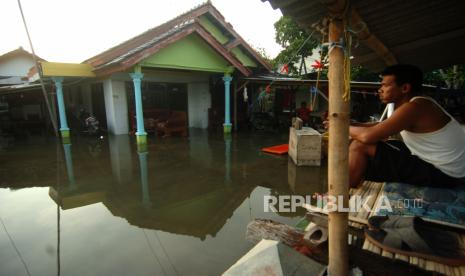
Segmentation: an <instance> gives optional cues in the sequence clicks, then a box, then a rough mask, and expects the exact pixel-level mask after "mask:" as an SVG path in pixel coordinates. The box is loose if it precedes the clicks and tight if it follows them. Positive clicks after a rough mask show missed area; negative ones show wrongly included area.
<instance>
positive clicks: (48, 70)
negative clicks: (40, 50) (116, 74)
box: [40, 61, 95, 78]
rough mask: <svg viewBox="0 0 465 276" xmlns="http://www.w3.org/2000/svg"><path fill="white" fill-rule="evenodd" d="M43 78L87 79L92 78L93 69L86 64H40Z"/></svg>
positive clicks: (44, 62)
mask: <svg viewBox="0 0 465 276" xmlns="http://www.w3.org/2000/svg"><path fill="white" fill-rule="evenodd" d="M40 67H41V69H42V70H41V71H42V76H44V77H88V78H94V77H95V73H94V72H93V70H94V68H93V67H92V66H91V65H90V64H87V63H84V64H79V63H61V62H47V61H42V62H40Z"/></svg>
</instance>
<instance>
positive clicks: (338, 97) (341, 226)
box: [328, 19, 349, 276]
mask: <svg viewBox="0 0 465 276" xmlns="http://www.w3.org/2000/svg"><path fill="white" fill-rule="evenodd" d="M343 37H344V36H343V24H342V21H341V20H337V19H333V20H331V22H330V25H329V42H330V43H332V42H334V43H338V44H337V46H340V42H341V41H342V39H343ZM329 63H330V66H329V75H328V79H329V93H330V96H329V126H330V127H329V147H328V194H329V196H330V198H331V197H334V198H336V199H337V200H338V201H339V199H341V197H342V199H343V203H342V204H343V206H344V207H345V208H347V207H348V196H349V163H348V146H349V139H348V137H349V102H348V101H347V102H346V101H344V99H343V97H342V96H343V93H344V51H343V49H341V48H340V47H334V46H333V47H331V48H330V51H329ZM338 206H341V204H340V203H339V202H338ZM347 223H348V213H347V212H338V211H333V212H330V213H329V252H328V254H329V265H328V271H329V275H332V276H339V275H341V276H342V275H344V276H345V275H348V269H349V256H348V252H349V250H348V242H347V234H348V224H347Z"/></svg>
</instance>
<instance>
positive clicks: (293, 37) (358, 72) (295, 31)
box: [271, 16, 379, 81]
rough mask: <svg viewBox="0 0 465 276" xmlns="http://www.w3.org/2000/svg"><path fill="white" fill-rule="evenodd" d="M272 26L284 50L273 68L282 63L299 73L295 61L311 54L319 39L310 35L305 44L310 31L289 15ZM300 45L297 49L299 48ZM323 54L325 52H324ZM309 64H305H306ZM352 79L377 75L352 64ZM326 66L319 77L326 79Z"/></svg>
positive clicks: (370, 79)
mask: <svg viewBox="0 0 465 276" xmlns="http://www.w3.org/2000/svg"><path fill="white" fill-rule="evenodd" d="M274 28H275V31H276V36H275V39H276V42H277V43H278V44H279V45H281V46H282V47H283V48H284V50H282V51H281V53H279V54H278V56H277V57H276V58H275V59H274V60H273V61H272V62H271V64H272V66H273V68H274V69H275V70H278V68H277V66H279V65H282V64H286V63H287V64H288V65H289V71H290V74H291V75H299V73H300V72H298V70H299V68H296V67H295V66H294V64H295V63H299V62H300V60H301V59H302V56H304V57H307V56H310V55H311V54H312V51H313V49H315V48H316V47H317V46H318V45H319V41H317V40H316V39H315V38H313V37H311V38H310V39H309V40H308V41H307V42H306V43H305V45H304V46H303V47H302V45H303V44H304V42H305V40H306V39H307V38H308V37H309V35H310V32H309V31H307V30H305V29H302V28H301V27H299V26H298V25H297V24H296V23H295V22H294V21H293V20H292V18H290V17H287V16H283V17H281V18H280V19H279V20H278V21H277V22H276V23H275V24H274ZM300 47H302V48H301V49H300V51H298V50H299V48H300ZM324 54H325V53H324ZM308 65H310V64H307V66H308ZM351 74H352V80H355V81H379V76H378V75H377V74H376V73H372V72H370V71H368V70H367V69H366V68H364V67H363V66H361V65H353V66H352V72H351ZM327 75H328V68H324V69H323V70H322V72H321V73H320V79H322V80H324V79H328V77H327ZM316 76H317V73H316V72H313V73H310V74H308V75H307V76H306V77H310V78H312V79H313V78H316Z"/></svg>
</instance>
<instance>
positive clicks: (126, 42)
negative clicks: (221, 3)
mask: <svg viewBox="0 0 465 276" xmlns="http://www.w3.org/2000/svg"><path fill="white" fill-rule="evenodd" d="M204 7H213V5H212V3H211V1H210V0H207V1H206V2H205V3H202V4H199V5H197V6H194V7H193V8H191V9H190V10H188V11H186V12H184V13H182V14H180V15H178V16H176V17H174V18H172V19H170V20H168V21H165V22H163V23H161V24H159V25H157V26H155V27H153V28H150V29H148V30H146V31H145V32H143V33H140V34H138V35H136V36H134V37H131V38H129V39H127V40H125V41H123V42H121V43H119V44H118V45H115V46H113V47H111V48H108V49H106V50H105V51H103V52H101V53H99V54H97V55H95V56H93V57H91V58H88V59H86V60H84V61H83V62H81V63H92V60H93V59H95V58H98V57H101V56H104V55H105V54H107V53H109V52H111V51H112V50H115V49H117V48H118V47H122V46H124V45H125V44H128V43H129V42H131V41H133V40H137V39H138V38H142V37H143V36H144V35H147V34H148V33H150V32H154V31H156V30H158V29H161V28H163V27H166V28H167V29H171V27H170V25H176V24H175V23H176V22H177V21H179V20H181V19H184V17H186V16H188V15H189V14H191V13H193V12H194V11H196V10H200V9H202V8H204ZM185 20H188V18H185Z"/></svg>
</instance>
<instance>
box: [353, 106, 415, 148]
mask: <svg viewBox="0 0 465 276" xmlns="http://www.w3.org/2000/svg"><path fill="white" fill-rule="evenodd" d="M419 113H420V112H419V110H418V106H417V105H416V104H414V103H406V104H404V105H402V106H401V107H399V108H398V109H397V110H396V111H395V112H394V113H393V114H392V116H391V117H389V118H388V119H386V120H384V121H382V122H379V123H377V124H375V125H374V126H370V127H360V126H350V128H349V135H350V136H351V137H352V138H353V139H355V140H358V141H360V142H363V143H367V144H373V143H376V142H378V141H381V140H384V139H387V138H388V137H389V136H391V135H394V134H397V133H399V132H400V131H402V130H404V129H407V128H409V127H410V126H411V125H412V124H413V122H415V121H416V120H417V118H418V116H419Z"/></svg>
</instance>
